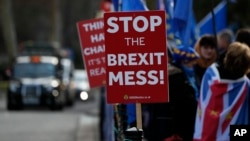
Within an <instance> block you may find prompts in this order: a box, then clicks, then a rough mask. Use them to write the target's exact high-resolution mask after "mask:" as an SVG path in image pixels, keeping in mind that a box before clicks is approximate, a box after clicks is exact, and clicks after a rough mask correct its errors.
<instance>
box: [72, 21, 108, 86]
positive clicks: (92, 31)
mask: <svg viewBox="0 0 250 141" xmlns="http://www.w3.org/2000/svg"><path fill="white" fill-rule="evenodd" d="M77 29H78V35H79V39H80V44H81V51H82V57H83V60H84V65H85V68H86V70H87V74H88V79H89V85H90V87H91V88H93V87H98V86H102V85H104V84H105V83H106V69H105V67H106V63H105V42H104V23H103V19H102V18H100V19H91V20H84V21H80V22H77Z"/></svg>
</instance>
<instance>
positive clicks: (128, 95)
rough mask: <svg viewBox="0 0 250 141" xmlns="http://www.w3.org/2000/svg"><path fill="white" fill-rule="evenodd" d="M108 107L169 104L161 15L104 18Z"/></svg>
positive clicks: (145, 13)
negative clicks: (125, 104) (135, 104)
mask: <svg viewBox="0 0 250 141" xmlns="http://www.w3.org/2000/svg"><path fill="white" fill-rule="evenodd" d="M104 30H105V31H104V34H105V46H106V51H105V54H106V81H107V83H106V86H107V102H108V103H153V102H167V101H168V73H167V51H166V48H167V47H166V23H165V12H164V11H143V12H113V13H105V14H104Z"/></svg>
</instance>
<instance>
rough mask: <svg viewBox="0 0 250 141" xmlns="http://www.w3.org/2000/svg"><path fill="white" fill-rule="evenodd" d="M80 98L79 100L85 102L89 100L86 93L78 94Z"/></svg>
mask: <svg viewBox="0 0 250 141" xmlns="http://www.w3.org/2000/svg"><path fill="white" fill-rule="evenodd" d="M80 98H81V100H83V101H85V100H87V99H88V98H89V95H88V93H87V92H86V91H82V92H81V93H80Z"/></svg>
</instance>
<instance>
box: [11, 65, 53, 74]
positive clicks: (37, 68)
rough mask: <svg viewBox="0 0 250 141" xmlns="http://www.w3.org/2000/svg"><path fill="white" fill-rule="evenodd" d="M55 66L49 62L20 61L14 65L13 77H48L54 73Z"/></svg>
mask: <svg viewBox="0 0 250 141" xmlns="http://www.w3.org/2000/svg"><path fill="white" fill-rule="evenodd" d="M55 69H56V68H55V66H54V65H53V64H49V63H20V64H16V65H15V66H14V70H13V75H14V77H15V78H24V77H49V76H54V75H55Z"/></svg>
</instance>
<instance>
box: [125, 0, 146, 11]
mask: <svg viewBox="0 0 250 141" xmlns="http://www.w3.org/2000/svg"><path fill="white" fill-rule="evenodd" d="M121 7H122V11H147V10H148V8H147V6H146V5H145V2H144V0H122V6H121Z"/></svg>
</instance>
